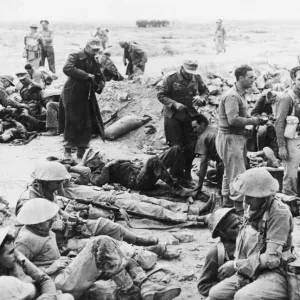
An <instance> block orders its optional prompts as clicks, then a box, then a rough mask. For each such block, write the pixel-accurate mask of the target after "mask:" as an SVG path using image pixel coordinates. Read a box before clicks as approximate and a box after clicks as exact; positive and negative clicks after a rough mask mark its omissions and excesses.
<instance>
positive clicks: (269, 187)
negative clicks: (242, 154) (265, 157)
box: [232, 168, 279, 198]
mask: <svg viewBox="0 0 300 300" xmlns="http://www.w3.org/2000/svg"><path fill="white" fill-rule="evenodd" d="M232 187H233V188H234V189H235V190H236V191H237V192H239V193H240V194H242V195H245V196H249V197H256V198H264V197H269V196H272V195H274V194H275V193H276V192H277V191H278V190H279V184H278V181H277V180H276V179H275V178H273V177H272V175H271V174H270V173H269V172H268V171H267V170H266V169H265V168H253V169H249V170H247V171H245V172H244V173H243V174H240V175H238V176H237V177H236V178H235V180H234V181H233V183H232Z"/></svg>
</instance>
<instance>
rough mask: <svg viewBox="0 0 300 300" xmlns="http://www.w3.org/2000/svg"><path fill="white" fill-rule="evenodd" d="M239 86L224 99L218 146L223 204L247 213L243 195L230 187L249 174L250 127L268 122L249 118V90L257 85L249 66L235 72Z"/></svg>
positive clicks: (221, 101) (226, 94)
mask: <svg viewBox="0 0 300 300" xmlns="http://www.w3.org/2000/svg"><path fill="white" fill-rule="evenodd" d="M235 77H236V84H235V85H234V86H233V87H232V88H230V89H229V90H228V91H227V92H226V93H225V94H224V95H223V96H222V97H221V100H220V105H219V129H218V135H217V138H216V147H217V151H218V154H219V156H220V157H221V159H222V161H223V164H224V176H223V182H222V196H223V205H224V206H225V207H232V206H233V204H234V206H235V208H236V211H237V212H239V213H241V214H242V213H243V196H242V195H240V194H237V193H236V192H235V191H234V190H232V189H231V188H230V184H231V183H232V181H233V180H234V178H235V177H236V176H237V175H239V174H241V173H243V172H244V171H246V160H247V157H246V152H247V151H246V138H245V126H246V125H263V124H265V123H266V122H267V121H265V120H263V119H262V118H260V117H252V118H251V117H248V114H247V101H246V99H245V91H246V89H248V88H250V87H251V86H252V84H253V82H254V72H253V70H252V68H250V67H249V66H247V65H242V66H240V67H239V68H237V69H236V70H235Z"/></svg>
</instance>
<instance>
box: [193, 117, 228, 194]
mask: <svg viewBox="0 0 300 300" xmlns="http://www.w3.org/2000/svg"><path fill="white" fill-rule="evenodd" d="M192 127H193V130H194V132H195V133H196V134H197V137H198V140H197V144H196V148H195V154H198V155H200V159H201V162H200V167H199V172H198V176H199V180H198V187H197V190H198V193H200V192H201V190H202V186H203V182H204V178H205V176H206V174H207V168H208V162H209V161H210V160H212V161H214V162H215V163H216V173H215V178H216V180H217V184H218V187H219V188H221V185H222V178H223V173H224V166H223V162H222V160H221V158H220V156H219V155H218V152H217V149H216V137H217V133H218V127H217V126H215V125H209V124H208V120H207V118H206V117H205V116H204V115H197V116H195V117H193V118H192ZM207 176H208V175H207Z"/></svg>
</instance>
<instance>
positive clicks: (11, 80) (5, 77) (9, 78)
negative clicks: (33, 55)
mask: <svg viewBox="0 0 300 300" xmlns="http://www.w3.org/2000/svg"><path fill="white" fill-rule="evenodd" d="M1 79H5V80H7V81H8V82H9V83H10V85H12V86H15V85H14V83H13V81H14V78H13V77H12V76H10V75H2V76H0V80H1Z"/></svg>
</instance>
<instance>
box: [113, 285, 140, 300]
mask: <svg viewBox="0 0 300 300" xmlns="http://www.w3.org/2000/svg"><path fill="white" fill-rule="evenodd" d="M117 300H142V297H141V290H140V289H139V288H138V287H137V286H136V285H132V287H131V288H130V289H129V290H127V291H123V290H119V291H118V292H117Z"/></svg>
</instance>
